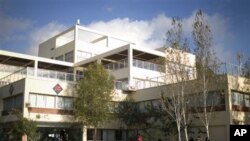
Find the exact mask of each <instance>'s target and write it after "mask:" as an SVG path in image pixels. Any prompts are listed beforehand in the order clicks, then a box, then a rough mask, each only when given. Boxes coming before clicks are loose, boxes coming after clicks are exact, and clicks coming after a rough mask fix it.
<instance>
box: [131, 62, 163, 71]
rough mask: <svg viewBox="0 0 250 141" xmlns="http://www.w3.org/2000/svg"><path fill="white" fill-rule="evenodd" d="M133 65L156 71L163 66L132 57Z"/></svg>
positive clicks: (160, 69)
mask: <svg viewBox="0 0 250 141" xmlns="http://www.w3.org/2000/svg"><path fill="white" fill-rule="evenodd" d="M133 66H134V67H137V68H142V69H147V70H152V71H158V72H161V71H162V68H163V66H162V65H159V64H155V63H151V62H146V61H141V60H136V59H133Z"/></svg>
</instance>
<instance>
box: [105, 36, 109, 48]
mask: <svg viewBox="0 0 250 141" xmlns="http://www.w3.org/2000/svg"><path fill="white" fill-rule="evenodd" d="M106 46H107V47H109V36H107V38H106Z"/></svg>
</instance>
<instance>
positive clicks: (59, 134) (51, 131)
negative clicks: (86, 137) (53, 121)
mask: <svg viewBox="0 0 250 141" xmlns="http://www.w3.org/2000/svg"><path fill="white" fill-rule="evenodd" d="M38 132H39V134H40V141H80V140H82V131H81V129H80V128H50V127H39V128H38Z"/></svg>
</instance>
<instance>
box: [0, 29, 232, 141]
mask: <svg viewBox="0 0 250 141" xmlns="http://www.w3.org/2000/svg"><path fill="white" fill-rule="evenodd" d="M161 50H162V49H159V50H154V49H149V48H144V47H139V46H136V44H135V43H132V42H129V41H125V40H122V39H119V38H117V37H113V36H111V35H109V34H106V33H101V32H98V31H95V30H91V29H88V28H85V27H82V26H80V25H75V26H73V27H71V28H69V29H68V30H66V31H64V32H62V33H60V34H58V35H56V36H54V37H52V38H50V39H48V40H47V41H45V42H43V43H41V44H40V45H39V53H38V56H31V55H25V54H20V53H14V52H8V51H2V50H0V68H1V70H0V111H1V113H2V114H1V116H0V128H1V129H0V133H1V132H2V133H6V132H8V129H9V128H10V127H9V126H10V124H9V123H11V122H13V121H15V120H16V118H15V116H14V115H13V114H12V113H11V110H12V109H13V108H15V109H20V110H21V111H22V113H23V116H24V117H26V118H28V119H32V120H34V121H36V122H37V124H38V130H39V131H40V133H41V135H42V137H41V138H42V139H41V140H45V138H52V137H53V138H56V137H57V136H58V137H59V136H60V134H61V132H62V131H63V132H66V133H67V134H68V135H69V138H70V139H71V140H83V141H86V140H92V132H91V128H90V127H81V126H79V125H75V124H74V122H73V115H72V102H73V95H72V86H73V85H74V84H75V80H78V79H80V78H81V77H82V75H83V68H84V67H86V66H87V65H88V64H90V63H92V62H95V61H98V62H101V63H102V64H103V65H104V66H105V68H107V69H108V70H109V71H110V72H111V73H112V74H113V75H114V76H115V78H116V83H115V86H116V87H115V88H116V94H115V96H114V99H113V100H114V101H122V100H124V99H125V98H126V97H127V96H132V97H134V99H135V100H136V101H138V102H143V101H148V100H154V99H157V98H159V94H155V95H153V94H152V93H155V92H159V91H160V88H161V87H163V86H162V85H166V84H169V83H171V82H169V81H168V79H165V74H164V73H163V72H162V71H161V69H160V68H161V65H160V64H157V60H159V58H162V57H163V58H165V57H166V56H169V54H167V53H166V52H165V50H163V51H161ZM187 56H188V59H189V60H190V61H189V63H185V64H183V65H186V66H187V68H193V67H194V66H195V56H194V55H192V54H189V53H187ZM191 73H192V74H195V73H194V72H191ZM194 78H195V75H193V77H190V79H194ZM159 86H161V87H159ZM132 92H133V94H132V95H128V93H132ZM142 92H143V93H146V94H145V95H142ZM159 93H160V92H159ZM227 107H229V106H227ZM229 123H230V122H227V123H225V124H227V126H225V129H224V126H223V131H225V133H226V134H227V132H228V130H229V129H228V128H229V127H228V125H229ZM87 128H88V131H87ZM99 129H100V130H98V134H99V140H103V141H116V140H119V141H126V140H127V133H126V132H127V131H126V130H121V129H120V124H118V123H117V122H115V121H114V122H112V123H108V124H107V125H105V126H104V127H100V128H99ZM220 129H221V128H220ZM2 138H3V137H2ZM0 139H1V137H0Z"/></svg>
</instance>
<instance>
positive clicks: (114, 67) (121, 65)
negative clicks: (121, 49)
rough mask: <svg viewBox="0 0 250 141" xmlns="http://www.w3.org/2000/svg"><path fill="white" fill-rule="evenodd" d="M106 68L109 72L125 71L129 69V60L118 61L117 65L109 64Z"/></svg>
mask: <svg viewBox="0 0 250 141" xmlns="http://www.w3.org/2000/svg"><path fill="white" fill-rule="evenodd" d="M104 67H105V68H106V69H108V70H111V71H113V70H118V69H123V68H126V67H128V60H127V59H123V60H120V61H117V62H115V63H109V64H106V65H104Z"/></svg>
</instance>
